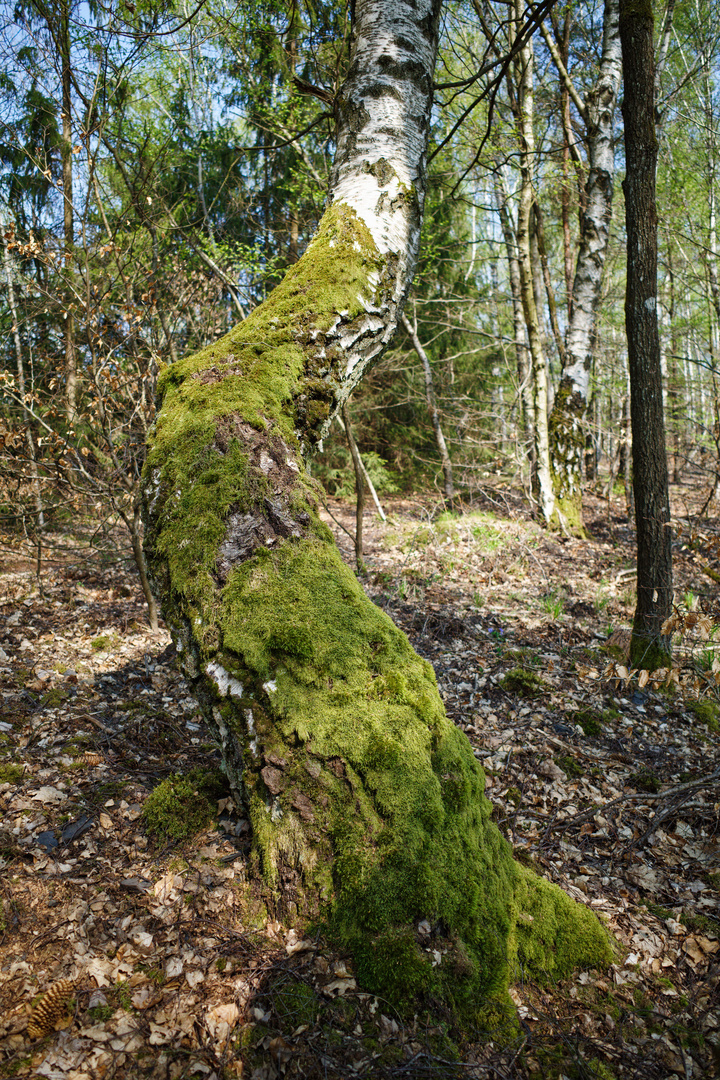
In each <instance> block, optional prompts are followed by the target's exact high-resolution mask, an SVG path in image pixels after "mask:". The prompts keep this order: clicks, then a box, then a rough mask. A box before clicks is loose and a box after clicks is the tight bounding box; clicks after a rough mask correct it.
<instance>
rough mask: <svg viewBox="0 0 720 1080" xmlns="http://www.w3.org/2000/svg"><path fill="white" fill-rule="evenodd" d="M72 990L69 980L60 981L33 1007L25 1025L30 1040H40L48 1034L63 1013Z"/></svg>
mask: <svg viewBox="0 0 720 1080" xmlns="http://www.w3.org/2000/svg"><path fill="white" fill-rule="evenodd" d="M74 989H75V987H74V986H73V984H72V982H71V981H70V979H60V981H59V982H56V983H54V984H53V985H52V986H51V987H50V989H49V990H48V992H47V993H46V994H44V995H43V997H42V998H41V1000H40V1001H38V1003H37V1004H36V1005H34V1006H33V1009H32V1012H31V1013H30V1019H29V1020H28V1025H27V1033H28V1035H29V1036H30V1038H31V1039H42V1038H43V1036H44V1035H49V1034H50V1032H51V1031H52V1030H53V1029H54V1027H55V1024H56V1023H57V1021H58V1020H59V1019H60V1017H61V1016H62V1015H63V1013H64V1012H65V1009H66V1008H67V1003H68V1001H70V998H71V997H72V995H73V991H74Z"/></svg>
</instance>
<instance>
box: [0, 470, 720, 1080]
mask: <svg viewBox="0 0 720 1080" xmlns="http://www.w3.org/2000/svg"><path fill="white" fill-rule="evenodd" d="M674 499H675V512H676V515H677V516H678V517H679V518H683V519H684V520H685V522H686V525H687V527H686V528H685V531H684V532H682V533H681V534H680V536H679V537H678V539H677V540H676V542H675V549H676V550H675V584H676V597H677V599H678V603H679V604H680V606H681V608H682V610H683V611H685V610H686V609H687V607H688V606H689V607H690V608H694V609H695V610H696V611H697V612H699V613H705V614H707V615H708V616H709V619H710V621H711V622H712V621H713V620H714V617H715V615H716V614H717V609H718V590H719V586H718V584H717V580H716V578H717V558H716V551H717V549H716V547H715V546H714V539H713V535H714V530H713V527H712V523H710V524H708V523H707V522H705V523H704V524H703V527H702V529H701V530H699V531H698V529H697V527H696V528H695V530H694V531H693V528H692V527H691V524H690V522H689V512H690V509H691V508H692V505H693V492H692V489H680V488H677V489H675V491H674ZM586 507H587V523H588V526H589V529H590V532H591V535H592V539H588V540H582V541H580V540H570V539H565V538H561V537H558V536H550V535H548V534H547V533H545V532H544V531H543V530H542V529H541V528H540V527H539V526H538V525H537V523H535V522H534V521H533V520H532V517H531V515H530V513H529V511H528V509H527V507H526V505H525V504H524V503H523V502H522V501H521V500H520V499H519V498H518V497H517V496H516V495H514V494H513V493H512V492H509V491H504V490H501V489H499V488H496V489H490V488H488V490H487V491H486V492H485V493H483V494H482V495H480V496H478V497H477V498H476V499H475V500H474V502H473V503H472V504H467V505H465V506H463V507H461V508H460V513H458V514H457V515H454V516H448V515H444V516H443V515H442V513H441V510H442V508H441V507H440V506H439V505H438V503H437V502H436V501H432V500H428V499H424V498H416V499H402V500H401V499H397V500H393V501H389V502H388V505H387V506H386V510H387V513H388V520H387V522H385V523H382V522H380V520H379V519H378V518H377V517H376V516H374V515H372V514H371V513H370V512H368V513H367V515H366V522H365V567H364V572H363V575H362V579H363V582H364V584H365V586H366V588H367V591H368V593H369V594H370V596H371V597H372V598H373V600H374V601H375V602H376V603H378V604H379V605H381V606H382V607H384V608H385V609H386V610H387V611H388V613H389V614H391V615H392V617H393V618H394V619H395V620H396V621H397V622H398V623H399V624H400V625H401V626H402V627H403V629H405V630H406V632H407V633H408V634H409V636H410V638H411V640H412V642H413V644H414V646H415V648H416V649H417V651H418V652H419V653H421V655H423V656H425V657H427V659H428V660H430V662H431V663H432V664H433V666H434V668H435V671H436V673H437V677H438V682H439V685H440V689H441V692H442V694H443V697H444V699H445V702H446V705H447V709H448V712H449V714H450V715H451V716H452V718H453V719H454V720H455V722H456V723H458V724H459V725H460V726H461V727H462V728H463V729H464V730H465V731H466V732H467V734H468V736H469V738H470V739H471V741H472V744H473V746H474V748H475V752H476V755H477V757H478V759H479V760H480V762H481V763H482V764H483V766H484V767H485V769H486V773H487V780H488V786H487V792H488V796H489V798H490V799H491V801H492V803H493V806H494V813H495V818H496V820H497V822H498V825H499V826H500V828H501V829H502V830H503V831H504V832H505V834H506V836H507V838H508V840H509V841H510V842H511V843H512V844H513V846H514V848H515V851H516V853H517V856H518V858H520V859H522V860H524V861H525V862H527V863H529V864H532V865H533V866H534V867H535V868H536V869H537V870H538V872H540V873H542V874H545V875H546V876H547V877H550V878H552V879H553V880H554V881H556V882H558V883H559V884H560V885H561V886H562V887H563V888H564V889H566V890H567V892H569V893H570V895H571V896H573V897H575V898H576V899H577V900H578V901H580V902H582V903H585V904H588V905H590V906H591V907H592V908H593V910H595V911H597V913H598V914H599V915H600V917H601V918H603V919H604V920H605V921H606V923H607V925H608V926H609V927H610V929H611V930H612V932H613V934H614V935H615V937H616V939H617V941H618V945H619V951H618V958H617V962H616V963H615V964H613V965H612V966H611V967H610V968H609V969H608V970H606V971H592V972H578V973H576V975H575V976H574V977H573V978H572V979H570V980H567V981H566V982H564V983H563V984H561V985H556V986H549V985H548V986H541V985H537V984H533V983H528V982H527V981H525V980H524V979H523V973H522V971H518V972H517V982H516V985H515V986H514V988H513V990H512V996H513V999H514V1001H515V1003H516V1005H517V1008H518V1017H519V1026H518V1028H517V1030H516V1032H515V1033H514V1034H513V1035H512V1037H510V1036H509V1035H508V1036H506V1037H504V1038H503V1037H501V1036H500V1035H499V1034H498V1032H494V1033H493V1032H483V1031H457V1030H455V1029H454V1027H453V1024H452V1018H451V1017H449V1016H446V1015H443V1013H442V1012H441V1010H440V1009H439V1007H438V1006H437V1005H436V1004H435V1005H434V1004H433V1003H432V1002H418V1003H417V1012H412V1013H409V1014H406V1015H399V1014H397V1013H396V1012H395V1011H393V1010H392V1009H391V1008H390V1007H389V1006H388V1005H387V1004H386V1003H385V1002H383V1001H381V1000H378V999H376V998H373V997H371V996H369V995H368V994H366V993H364V992H363V988H362V986H359V985H357V983H356V980H355V978H354V976H353V972H352V969H351V966H350V964H349V961H348V959H347V957H344V956H342V955H340V954H338V953H337V952H334V951H333V949H332V948H331V947H330V946H329V945H328V944H327V942H325V941H324V940H323V938H322V936H321V935H319V934H309V933H307V932H306V929H305V928H302V927H297V928H288V927H285V926H280V925H279V924H277V923H274V922H272V921H268V920H267V919H266V918H264V917H263V916H262V908H261V905H260V903H259V901H258V898H257V890H256V887H255V883H254V878H253V866H252V861H251V858H250V843H249V835H248V825H247V822H246V821H245V820H244V819H243V817H242V813H241V811H240V810H239V809H238V808H237V807H235V806H234V805H233V803H232V801H231V800H230V799H229V797H228V794H227V793H224V794H223V793H222V792H221V793H220V796H219V798H217V800H216V805H217V810H216V812H215V814H214V816H213V820H212V822H211V823H210V825H209V826H208V827H207V828H204V829H203V830H202V831H201V832H200V833H198V834H196V835H195V836H193V837H192V838H191V839H189V840H184V841H182V842H179V841H171V840H164V841H162V840H159V839H158V838H157V836H155V835H154V834H153V833H152V831H150V830H149V829H148V826H147V823H146V821H145V818H144V816H143V808H144V806H145V803H146V800H147V798H148V796H149V795H150V793H151V792H152V791H153V790H154V789H155V788H156V787H157V785H158V784H159V783H160V782H161V781H162V780H163V779H165V778H168V777H170V776H173V775H174V774H187V773H188V772H191V770H193V769H194V768H197V767H199V766H201V765H207V764H208V763H211V764H217V760H218V759H217V754H216V751H215V748H214V747H213V746H212V744H211V742H210V740H209V737H208V735H207V733H206V732H205V729H204V726H203V721H202V717H201V716H200V715H199V713H198V710H197V707H196V704H195V702H194V700H193V699H192V697H191V696H190V695H189V693H188V690H187V687H186V685H185V684H184V682H183V680H182V678H181V677H180V676H179V674H178V673H177V671H176V670H175V668H174V666H173V658H172V649H171V648H170V647H169V645H170V639H169V635H168V634H167V633H166V632H165V630H164V629H161V631H160V632H158V633H152V632H151V631H150V630H149V629H148V627H147V620H146V618H145V613H144V608H143V604H142V598H141V594H140V590H139V588H138V586H137V584H136V581H135V578H134V576H133V573H132V570H131V568H130V564H129V563H128V561H127V557H126V552H125V551H124V550H123V549H122V544H121V543H120V541H119V540H118V542H117V560H118V561H115V562H114V563H113V564H112V565H105V566H104V567H103V565H101V560H100V559H98V558H97V557H96V556H94V555H93V549H92V545H91V544H90V543H89V542H88V543H85V544H82V543H80V542H79V541H78V542H77V543H75V542H74V541H73V542H72V543H71V542H70V541H69V540H68V539H67V537H65V538H57V542H58V543H59V542H60V539H62V540H63V544H64V548H63V551H62V553H60V552H58V551H57V550H55V549H53V546H52V544H53V539H52V538H48V551H49V557H48V562H47V563H46V566H45V568H44V569H43V570H42V572H41V575H40V579H39V582H38V580H37V579H36V576H35V574H34V573H33V570H32V567H31V564H30V563H24V562H23V558H24V552H23V551H22V549H21V547H20V545H17V546H16V548H15V551H14V553H13V559H14V562H13V564H12V566H11V569H10V570H9V572H7V573H5V574H4V575H3V577H2V578H1V579H0V678H1V679H2V706H0V709H1V712H2V716H1V717H0V813H1V814H2V819H1V823H0V898H1V900H2V907H1V908H0V1077H9V1076H27V1077H31V1076H32V1077H34V1076H41V1077H48V1078H52V1080H64V1078H67V1080H90V1078H93V1080H94V1078H95V1077H118V1078H125V1077H136V1076H147V1077H158V1078H159V1077H163V1078H165V1077H169V1078H170V1080H177V1078H180V1077H182V1078H185V1077H197V1078H203V1080H220V1078H223V1077H239V1076H243V1077H250V1078H252V1080H273V1078H275V1077H279V1076H288V1077H308V1078H309V1077H318V1078H319V1077H323V1078H348V1077H398V1078H399V1077H445V1076H447V1077H456V1076H457V1077H459V1076H464V1077H477V1078H481V1077H482V1078H485V1077H487V1078H490V1077H529V1076H543V1077H558V1078H559V1077H561V1076H565V1077H569V1078H576V1077H577V1078H585V1077H604V1078H612V1077H617V1078H624V1077H638V1078H648V1080H654V1078H657V1080H665V1078H669V1077H675V1076H679V1077H682V1078H688V1077H694V1078H699V1077H711V1076H714V1075H717V1071H718V1061H719V1060H720V992H719V990H718V973H719V971H720V922H719V921H718V912H719V910H720V907H719V905H720V842H719V837H718V828H719V825H720V803H719V802H718V799H719V797H720V796H719V795H718V789H719V776H720V772H719V769H718V767H719V765H720V762H719V761H718V758H719V757H720V754H719V753H718V739H719V736H718V723H717V709H716V708H715V706H714V705H713V704H712V703H713V702H714V701H715V699H716V694H715V691H714V690H713V687H714V686H715V685H716V680H715V676H714V673H713V655H714V654H713V650H712V641H706V640H705V639H704V637H702V635H700V636H698V634H695V635H694V636H693V634H690V636H689V637H687V638H686V639H684V641H683V642H682V644H681V645H680V647H679V648H678V649H676V655H677V656H678V657H679V658H680V659H679V670H678V673H677V677H678V678H680V679H681V681H682V682H683V685H682V686H681V687H680V689H678V688H675V689H674V690H670V691H668V690H667V689H666V688H661V687H658V686H656V685H655V684H654V683H653V682H652V680H648V681H647V682H645V681H644V677H643V676H640V679H639V680H638V675H637V674H636V675H634V676H633V677H631V678H629V679H625V678H624V674H627V673H626V672H625V669H624V656H623V650H624V648H625V646H626V643H627V632H628V627H629V626H630V620H631V617H632V607H633V586H634V576H633V567H634V553H633V542H634V534H633V530H632V527H631V524H630V523H629V522H628V520H627V517H626V516H625V514H624V511H623V508H622V506H621V504H620V503H617V504H614V503H613V504H609V503H608V502H607V501H603V500H601V499H598V498H596V497H594V496H593V495H591V494H589V495H588V497H587V500H586ZM328 513H329V515H330V516H328V519H327V520H328V521H329V523H330V524H331V525H332V527H333V529H334V530H335V532H336V535H337V537H338V542H339V545H340V547H341V549H342V550H343V553H344V555H345V557H346V558H347V560H348V561H349V562H352V561H353V545H352V542H351V537H350V536H348V533H352V529H353V521H354V508H353V507H352V506H350V505H348V504H344V503H341V502H337V501H335V502H332V503H330V504H329V506H328ZM343 530H347V532H345V531H343ZM699 532H700V533H703V534H705V538H704V537H703V535H699ZM6 539H7V538H6ZM73 543H74V544H75V546H73ZM107 559H108V553H107V550H106V552H105V555H104V557H103V560H102V561H105V563H107ZM38 584H39V586H40V589H38ZM716 666H717V665H716ZM641 683H642V684H643V685H641ZM698 692H701V693H702V695H703V699H704V701H705V702H708V701H709V702H710V706H709V707H708V706H707V705H705V706H704V708H701V709H698V707H697V703H696V700H695V699H696V697H697V694H698ZM428 949H429V950H430V951H432V950H433V943H432V941H429V942H428ZM436 962H438V963H442V954H441V953H438V956H437V958H436ZM63 980H65V981H63ZM43 994H45V995H47V996H46V997H45V1000H44V1002H43V1000H42V999H41V997H40V996H41V995H43Z"/></svg>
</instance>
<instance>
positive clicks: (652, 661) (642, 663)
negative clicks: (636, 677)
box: [630, 630, 671, 671]
mask: <svg viewBox="0 0 720 1080" xmlns="http://www.w3.org/2000/svg"><path fill="white" fill-rule="evenodd" d="M630 663H631V665H632V666H633V667H635V668H641V669H644V670H645V671H656V670H657V669H658V668H662V667H668V666H669V665H670V663H671V655H670V642H669V641H666V640H665V639H663V638H660V637H658V638H654V639H651V638H648V636H647V635H646V634H639V633H637V632H636V631H635V630H633V633H632V637H631V639H630Z"/></svg>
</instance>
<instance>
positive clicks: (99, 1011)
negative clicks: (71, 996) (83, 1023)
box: [88, 1005, 115, 1022]
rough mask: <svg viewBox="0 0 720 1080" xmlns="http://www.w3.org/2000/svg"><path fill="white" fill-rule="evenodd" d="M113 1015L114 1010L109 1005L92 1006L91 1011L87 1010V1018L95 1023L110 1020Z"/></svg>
mask: <svg viewBox="0 0 720 1080" xmlns="http://www.w3.org/2000/svg"><path fill="white" fill-rule="evenodd" d="M114 1015H115V1010H114V1009H113V1007H112V1006H111V1005H93V1007H92V1008H91V1009H88V1016H89V1017H90V1019H91V1020H95V1021H100V1022H103V1021H105V1020H111V1019H112V1017H113V1016H114Z"/></svg>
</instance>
